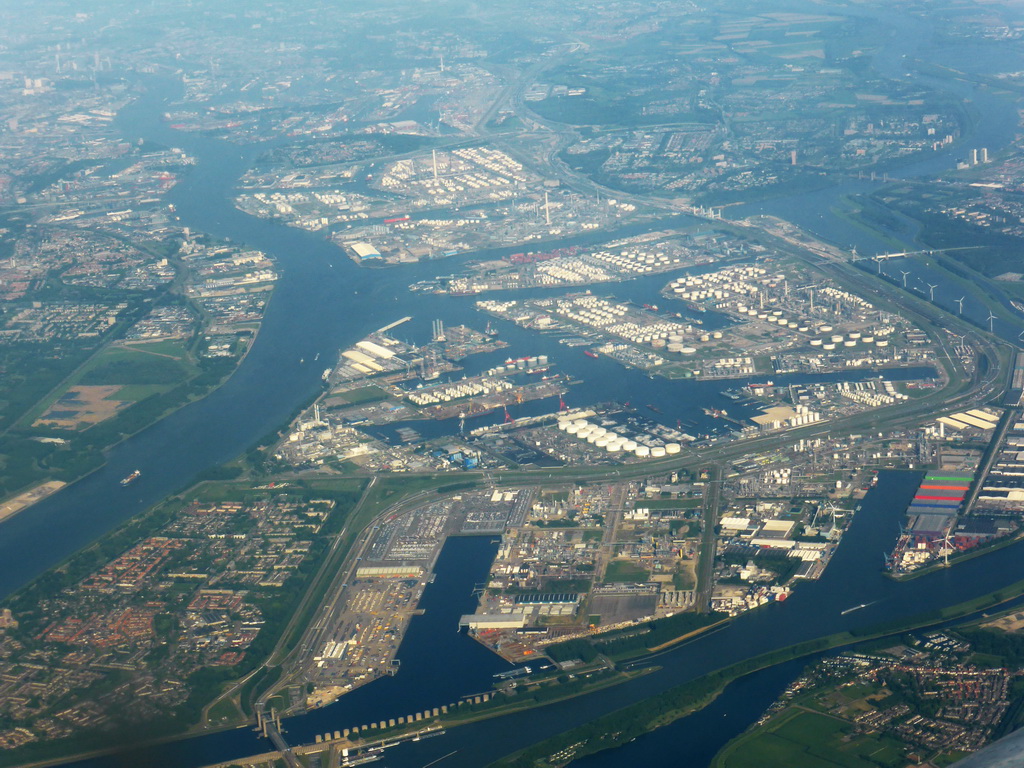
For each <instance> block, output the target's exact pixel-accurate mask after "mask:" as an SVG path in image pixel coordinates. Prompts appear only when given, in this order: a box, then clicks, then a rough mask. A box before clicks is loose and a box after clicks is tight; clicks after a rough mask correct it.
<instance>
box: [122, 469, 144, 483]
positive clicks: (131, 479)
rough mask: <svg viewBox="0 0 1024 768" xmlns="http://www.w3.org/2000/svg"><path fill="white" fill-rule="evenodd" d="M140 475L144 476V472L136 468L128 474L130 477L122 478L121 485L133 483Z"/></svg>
mask: <svg viewBox="0 0 1024 768" xmlns="http://www.w3.org/2000/svg"><path fill="white" fill-rule="evenodd" d="M140 477H142V472H140V471H139V470H137V469H136V470H135V471H134V472H132V473H131V474H130V475H128V477H126V478H124V479H122V480H121V485H131V484H132V483H134V482H135V481H136V480H138V479H139V478H140Z"/></svg>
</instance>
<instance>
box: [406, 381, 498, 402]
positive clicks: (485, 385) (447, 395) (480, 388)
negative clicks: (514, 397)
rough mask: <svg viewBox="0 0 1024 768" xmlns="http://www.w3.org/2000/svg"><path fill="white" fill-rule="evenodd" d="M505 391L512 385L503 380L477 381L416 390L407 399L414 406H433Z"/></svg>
mask: <svg viewBox="0 0 1024 768" xmlns="http://www.w3.org/2000/svg"><path fill="white" fill-rule="evenodd" d="M507 389H512V384H510V383H509V382H507V381H505V379H479V380H476V381H464V382H459V383H458V384H450V385H448V386H446V387H431V388H430V389H427V390H423V391H419V390H416V391H413V392H410V393H409V394H408V395H407V397H408V398H409V400H410V401H411V402H413V403H415V404H416V405H435V404H437V403H448V402H451V401H452V400H459V399H461V398H463V397H473V396H474V395H489V394H491V393H492V392H503V391H505V390H507Z"/></svg>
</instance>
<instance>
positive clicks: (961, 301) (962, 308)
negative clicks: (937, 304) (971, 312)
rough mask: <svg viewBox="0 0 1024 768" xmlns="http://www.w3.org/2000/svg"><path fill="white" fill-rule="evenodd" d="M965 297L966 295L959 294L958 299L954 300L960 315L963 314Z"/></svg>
mask: <svg viewBox="0 0 1024 768" xmlns="http://www.w3.org/2000/svg"><path fill="white" fill-rule="evenodd" d="M966 298H967V297H966V296H961V297H960V298H959V299H957V300H956V305H957V307H959V308H960V314H961V315H963V313H964V299H966Z"/></svg>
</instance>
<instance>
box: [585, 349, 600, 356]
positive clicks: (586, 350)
mask: <svg viewBox="0 0 1024 768" xmlns="http://www.w3.org/2000/svg"><path fill="white" fill-rule="evenodd" d="M583 354H584V355H586V356H587V357H599V355H598V354H597V352H591V351H590V350H589V349H584V350H583Z"/></svg>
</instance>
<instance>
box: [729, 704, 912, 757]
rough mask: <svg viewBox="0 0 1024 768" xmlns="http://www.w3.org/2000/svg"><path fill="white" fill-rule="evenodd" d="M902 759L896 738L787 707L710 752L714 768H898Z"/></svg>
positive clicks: (832, 718)
mask: <svg viewBox="0 0 1024 768" xmlns="http://www.w3.org/2000/svg"><path fill="white" fill-rule="evenodd" d="M904 764H906V758H905V757H904V756H903V750H902V749H901V747H900V745H899V743H898V742H896V741H895V740H893V739H890V738H888V737H886V736H879V735H877V734H858V733H857V732H856V729H855V728H854V727H853V726H852V725H850V724H848V723H845V722H843V721H841V720H838V719H836V718H834V717H829V716H828V715H821V714H818V713H816V712H807V711H805V710H801V709H795V708H793V709H788V710H786V711H785V712H783V713H782V714H781V715H779V716H778V717H776V718H775V719H774V720H773V721H772V722H770V723H769V724H768V726H767V727H765V728H761V729H758V730H755V731H753V732H751V733H747V734H745V735H743V736H740V737H739V738H738V739H737V740H735V741H734V742H732V743H731V744H730V745H728V746H727V747H726V748H725V749H724V750H722V751H721V752H720V753H719V754H718V756H717V757H716V758H715V761H714V763H713V766H714V768H897V767H898V766H903V765H904Z"/></svg>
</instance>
